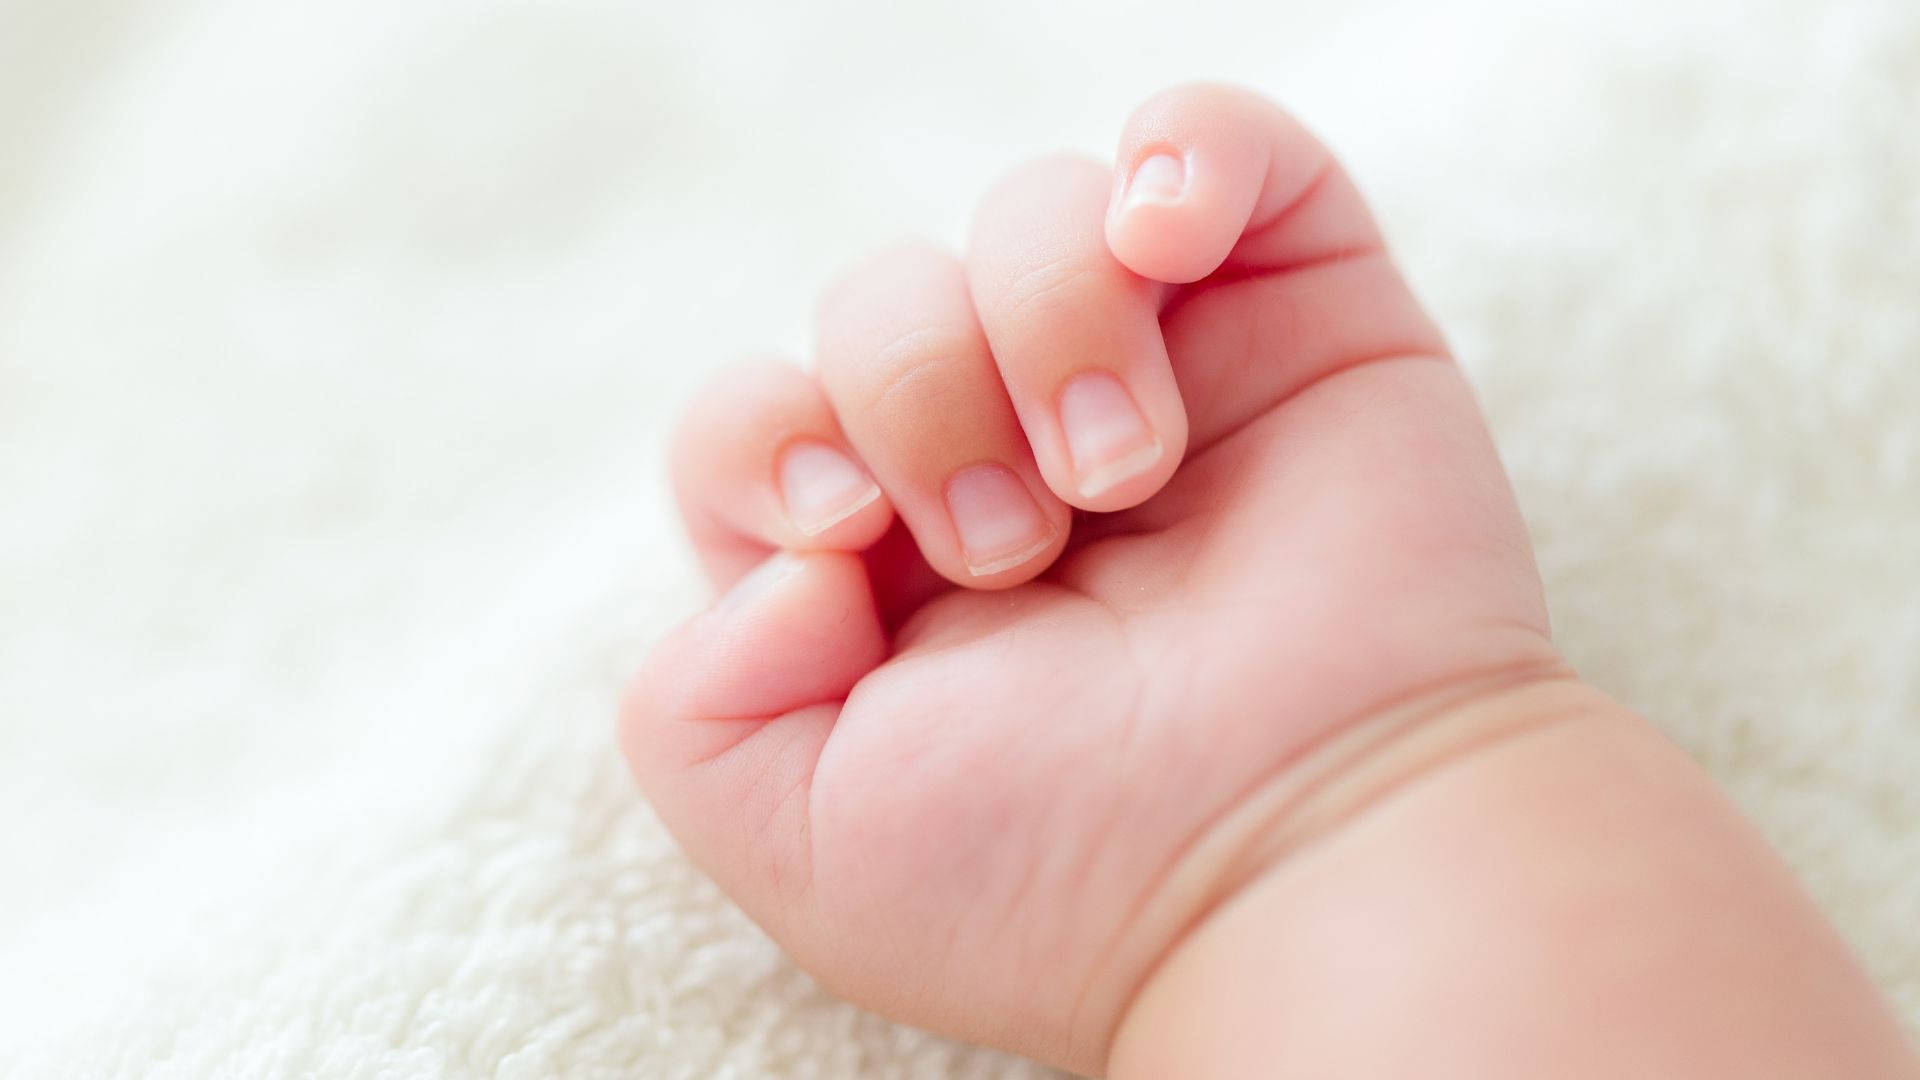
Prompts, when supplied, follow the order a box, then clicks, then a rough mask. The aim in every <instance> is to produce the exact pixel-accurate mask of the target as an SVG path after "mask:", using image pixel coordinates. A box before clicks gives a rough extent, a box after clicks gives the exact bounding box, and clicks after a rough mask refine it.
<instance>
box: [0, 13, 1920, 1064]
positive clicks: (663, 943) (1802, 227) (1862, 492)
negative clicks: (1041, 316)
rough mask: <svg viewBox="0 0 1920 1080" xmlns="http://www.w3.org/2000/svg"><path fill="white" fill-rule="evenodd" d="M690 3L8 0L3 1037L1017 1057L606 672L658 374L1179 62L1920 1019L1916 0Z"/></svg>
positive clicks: (1551, 569) (557, 1056)
mask: <svg viewBox="0 0 1920 1080" xmlns="http://www.w3.org/2000/svg"><path fill="white" fill-rule="evenodd" d="M681 7H682V10H668V9H667V8H665V7H664V6H662V5H651V4H638V5H635V4H631V3H625V2H613V0H608V2H606V3H578V2H563V3H555V2H548V0H518V2H479V3H476V2H473V0H419V2H407V3H394V2H392V0H338V2H334V3H328V4H298V5H296V4H262V3H258V2H255V0H189V2H175V0H167V2H161V0H29V2H28V3H25V4H21V3H15V4H13V5H11V6H9V7H8V8H6V9H5V11H4V12H0V1074H4V1075H7V1076H33V1077H59V1076H102V1077H127V1078H133V1077H143V1078H144V1077H158V1078H166V1077H247V1078H271V1077H302V1076H320V1077H409V1078H411V1077H441V1076H455V1077H458V1076H489V1077H502V1078H508V1077H541V1076H552V1075H565V1076H579V1077H599V1076H635V1077H688V1078H709V1077H815V1076H818V1077H854V1078H877V1077H985V1076H996V1077H999V1076H1006V1077H1018V1076H1037V1075H1042V1071H1041V1070H1038V1069H1035V1068H1033V1067H1031V1066H1028V1065H1026V1064H1023V1063H1019V1062H1015V1061H1012V1060H1011V1059H1008V1058H1005V1057H1003V1056H1001V1055H997V1054H994V1053H991V1052H987V1051H981V1050H975V1049H971V1048H966V1047H962V1046H958V1045H955V1044H952V1043H948V1042H945V1041H942V1040H939V1039H935V1038H932V1037H930V1036H926V1035H923V1034H920V1033H916V1032H913V1031H909V1030H905V1029H901V1028H897V1027H895V1026H893V1025H890V1024H888V1023H886V1022H884V1021H881V1020H879V1019H877V1018H874V1017H871V1016H868V1015H866V1014H864V1013H862V1012H860V1011H858V1010H856V1009H853V1008H851V1007H849V1006H846V1005H843V1004H840V1003H838V1002H835V1001H834V1000H832V999H831V998H830V997H828V996H827V995H825V994H824V993H822V992H821V991H820V990H819V989H817V988H816V987H815V986H814V985H813V984H812V983H811V982H810V981H809V980H808V979H807V978H806V977H805V976H804V975H801V974H799V973H798V972H797V971H796V970H795V969H794V968H793V967H792V966H791V965H790V964H789V963H788V962H787V961H786V960H784V959H783V958H782V957H781V955H780V954H779V952H778V950H776V949H775V948H773V947H772V946H771V945H770V944H769V943H768V942H767V941H766V940H765V939H764V938H763V937H762V936H760V935H759V933H758V932H757V931H756V930H755V929H754V928H753V927H752V926H751V924H749V923H748V922H747V921H746V920H745V919H744V918H742V917H741V916H740V915H739V914H738V913H737V912H735V911H734V910H733V909H732V908H731V907H729V906H728V905H727V904H726V903H725V902H724V901H723V899H722V898H721V897H720V896H719V894H718V893H717V892H716V891H715V890H714V889H713V888H712V887H711V886H710V885H709V884H707V883H706V882H705V881H703V880H702V879H701V878H700V876H699V875H698V874H697V873H695V872H694V871H693V870H692V869H691V868H690V867H689V866H688V864H687V863H686V862H685V861H684V860H683V859H682V858H681V857H680V856H679V855H678V854H677V853H676V852H675V850H674V848H673V847H672V845H671V844H670V843H669V841H668V840H667V839H666V837H665V836H664V834H663V833H662V831H661V829H660V827H659V825H658V824H657V822H656V821H655V820H654V818H653V817H652V815H651V813H650V812H649V811H648V809H647V808H646V806H645V804H644V802H643V801H642V800H641V799H640V798H639V796H638V795H637V794H636V793H635V792H634V790H633V789H632V787H631V785H630V783H629V782H628V780H627V779H626V777H625V774H624V771H623V770H622V768H621V766H620V765H619V763H618V762H617V760H616V756H615V752H614V748H613V743H612V738H611V731H610V715H611V712H612V709H613V704H614V701H615V698H616V695H617V693H618V686H619V682H620V678H621V676H622V674H623V672H625V671H627V670H629V669H630V668H631V666H632V665H633V663H634V662H635V660H636V658H637V657H638V656H639V655H640V654H641V653H642V651H643V650H644V648H645V647H646V644H647V642H648V641H649V640H650V639H651V638H652V637H653V636H654V635H655V634H657V633H658V632H659V630H660V629H661V628H662V627H664V626H666V625H668V624H669V623H670V622H671V621H672V620H675V619H678V618H680V617H682V616H684V615H685V614H687V613H688V612H690V611H691V610H693V608H694V607H695V605H696V604H698V603H699V601H700V595H701V593H700V588H699V586H698V584H697V582H696V580H695V578H694V576H693V573H692V571H691V562H690V560H689V558H688V557H687V555H686V554H685V553H684V551H683V550H682V548H681V546H680V541H679V540H678V538H677V536H676V533H675V531H674V526H673V524H672V522H671V520H670V518H669V517H668V515H667V510H666V506H665V500H664V497H663V491H662V479H661V475H660V474H661V464H660V461H659V449H660V442H661V435H662V429H663V425H664V423H665V418H666V417H667V416H668V415H669V413H670V410H671V409H672V407H673V406H674V403H675V402H676V401H678V400H680V399H681V398H682V397H683V396H684V395H685V393H686V392H687V391H688V390H689V388H690V387H691V386H692V385H694V384H695V383H696V382H697V381H698V380H699V379H700V378H701V377H702V375H703V374H704V373H705V372H706V371H708V370H710V369H711V368H713V367H714V366H715V365H717V364H718V363H720V362H722V361H724V360H726V359H729V358H730V357H731V356H733V355H734V354H735V353H737V352H740V351H742V350H747V349H752V348H756V347H762V346H774V347H779V346H782V345H785V346H787V347H789V348H793V347H796V346H799V345H802V344H803V343H804V340H805V336H804V331H805V319H806V314H807V310H808V306H809V304H810V301H811V294H812V291H813V290H814V289H815V288H816V287H817V286H818V285H819V284H820V283H821V281H822V279H823V278H824V277H825V276H826V275H827V274H828V273H829V272H830V271H831V269H832V268H833V267H834V266H835V265H836V264H839V263H841V262H844V261H845V260H847V259H848V258H850V257H852V256H854V255H855V254H857V253H858V252H859V251H861V250H862V249H864V248H867V247H869V246H871V245H873V244H875V243H877V242H881V241H884V240H887V239H889V238H891V237H893V236H895V235H896V234H898V233H900V232H903V231H910V232H922V233H930V234H932V235H934V236H937V237H948V238H953V237H957V236H958V235H959V233H960V229H961V226H962V223H963V221H964V215H965V212H966V209H967V206H968V203H969V200H970V199H971V198H972V197H973V196H974V195H975V194H977V193H978V192H979V190H980V189H981V188H982V187H983V185H984V184H985V183H986V182H987V181H988V180H989V179H990V178H991V177H992V175H993V174H994V173H996V172H998V171H999V170H1001V169H1003V168H1005V167H1007V166H1008V165H1010V164H1011V163H1012V162H1014V161H1015V160H1017V159H1018V158H1019V157H1021V156H1024V155H1027V154H1030V153H1034V152H1038V151H1041V150H1046V149H1051V148H1053V147H1055V146H1057V145H1067V146H1075V147H1079V148H1082V149H1085V150H1088V151H1091V152H1096V153H1099V152H1104V151H1105V150H1106V148H1107V146H1108V144H1109V142H1110V140H1111V139H1112V138H1113V137H1114V135H1115V134H1116V133H1117V130H1118V126H1119V123H1120V120H1121V118H1122V117H1123V115H1124V113H1125V111H1126V110H1127V109H1128V108H1130V107H1131V105H1132V104H1133V102H1134V101H1135V100H1137V99H1138V98H1139V97H1141V96H1143V95H1144V94H1145V93H1147V92H1148V91H1150V90H1152V89H1155V88H1157V87H1158V86H1160V85H1162V84H1164V83H1166V82H1170V81H1173V80H1175V79H1178V78H1182V77H1188V76H1196V75H1205V76H1211V77H1222V78H1229V79H1234V80H1238V81H1242V82H1246V83H1249V84H1251V85H1254V86H1257V87H1259V88H1261V89H1263V90H1266V91H1269V92H1271V93H1273V94H1275V95H1277V96H1279V97H1280V98H1281V99H1282V100H1284V101H1286V102H1288V103H1290V104H1291V105H1293V106H1294V107H1295V108H1296V109H1297V110H1298V111H1300V112H1301V113H1302V114H1303V115H1305V116H1306V117H1308V118H1309V120H1310V122H1312V123H1313V124H1314V125H1315V126H1316V127H1317V128H1318V129H1319V130H1321V131H1322V133H1323V134H1325V135H1326V137H1327V138H1328V139H1329V140H1330V141H1331V142H1333V143H1334V144H1335V145H1336V147H1337V148H1339V149H1340V150H1341V151H1342V152H1343V153H1344V154H1345V156H1346V157H1347V159H1348V161H1349V163H1350V165H1351V166H1352V168H1353V169H1354V171H1355V172H1356V173H1357V175H1358V176H1359V179H1360V182H1361V184H1362V186H1363V187H1364V188H1366V189H1367V190H1368V192H1369V193H1370V194H1371V195H1372V196H1374V198H1375V199H1376V200H1377V202H1378V205H1379V208H1380V212H1381V216H1382V218H1383V220H1384V223H1385V224H1386V226H1387V228H1388V231H1389V233H1390V235H1391V236H1392V237H1393V238H1394V240H1395V242H1396V244H1397V247H1398V250H1399V252H1400V256H1401V259H1402V262H1403V263H1404V265H1405V267H1406V269H1407V271H1408V273H1409V274H1410V275H1411V276H1412V277H1413V278H1414V280H1415V284H1416V285H1417V286H1418V287H1419V288H1420V290H1421V291H1422V293H1423V295H1424V296H1425V297H1426V298H1427V299H1428V300H1429V301H1430V303H1431V304H1432V306H1433V308H1434V309H1435V312H1436V314H1437V315H1438V316H1439V318H1440V320H1441V322H1442V324H1443V325H1444V326H1445V327H1447V329H1448V331H1449V332H1450V334H1451V335H1452V338H1453V340H1454V342H1455V344H1456V346H1457V347H1458V350H1459V352H1460V354H1461V357H1462V361H1463V362H1464V363H1465V364H1466V365H1467V366H1468V367H1469V369H1470V370H1471V372H1472V373H1473V375H1474V377H1475V379H1476V382H1477V385H1478V386H1479V388H1480V391H1481V393H1482V396H1483V398H1484V400H1485V402H1486V404H1487V407H1488V409H1489V411H1490V413H1491V416H1492V418H1493V421H1494V426H1495V429H1496V432H1497V436H1498V439H1499V443H1500V446H1501V449H1502V452H1503V453H1504V455H1505V456H1506V458H1507V460H1508V462H1509V463H1510V466H1511V468H1512V471H1513V474H1514V477H1515V480H1516V483H1517V485H1518V488H1519V491H1520V496H1521V501H1522V503H1523V505H1524V508H1525V510H1526V512H1527V514H1528V518H1529V521H1530V522H1531V525H1532V527H1533V529H1534V531H1535V534H1536V537H1537V539H1538V543H1539V554H1540V560H1541V564H1542V568H1543V570H1544V573H1545V575H1546V578H1547V581H1548V585H1549V591H1550V593H1551V597H1552V602H1553V610H1554V615H1555V618H1556V624H1557V628H1558V634H1559V637H1560V640H1561V641H1562V643H1563V645H1564V647H1565V649H1566V651H1567V652H1568V653H1569V654H1570V656H1571V657H1572V659H1573V660H1574V661H1575V663H1576V664H1578V665H1579V666H1580V667H1581V668H1582V669H1583V670H1584V671H1585V672H1586V673H1587V674H1588V675H1589V677H1591V678H1592V679H1593V680H1595V681H1596V682H1598V683H1599V684H1600V685H1601V686H1603V687H1605V688H1607V689H1609V690H1611V691H1613V692H1615V693H1616V694H1618V695H1620V696H1621V697H1623V698H1624V699H1626V700H1627V701H1629V702H1631V703H1632V704H1634V705H1636V706H1638V707H1640V708H1641V709H1643V710H1645V711H1646V712H1647V713H1648V715H1650V716H1651V717H1652V718H1653V719H1654V720H1655V721H1656V722H1658V723H1659V724H1660V725H1661V726H1662V727H1663V728H1664V729H1665V730H1667V731H1669V732H1671V733H1672V734H1673V736H1674V737H1675V738H1676V739H1677V740H1678V741H1679V742H1680V743H1681V744H1682V745H1684V746H1685V747H1686V748H1687V749H1688V750H1689V751H1690V752H1692V753H1693V754H1695V755H1696V756H1697V757H1698V758H1699V759H1700V760H1702V761H1703V762H1704V763H1705V764H1706V765H1707V766H1708V767H1709V768H1711V769H1712V771H1713V772H1714V773H1715V775H1716V776H1717V777H1718V778H1719V779H1720V780H1721V781H1722V782H1723V783H1724V784H1725V786H1726V787H1727V789H1728V790H1729V791H1730V792H1731V793H1732V795H1733V796H1734V798H1736V799H1737V800H1738V801H1739V803H1740V804H1741V805H1742V806H1744V807H1745V808H1746V809H1747V810H1748V811H1750V812H1751V813H1752V814H1753V815H1754V816H1755V817H1757V818H1758V819H1759V821H1760V822H1761V824H1762V825H1763V826H1764V828H1765V829H1766V831H1767V833H1768V834H1769V835H1770V836H1771V837H1772V839H1773V840H1774V841H1775V843H1776V844H1777V845H1778V846H1779V847H1780V849H1781V850H1782V851H1783V852H1784V853H1785V854H1786V856H1787V857H1788V859H1790V860H1791V862H1792V863H1793V865H1794V866H1795V867H1796V868H1797V869H1798V870H1799V871H1800V873H1801V874H1802V875H1803V876H1804V878H1805V880H1806V882H1807V884H1808V886H1809V888H1810V889H1811V890H1812V892H1813V893H1814V895H1815V896H1817V897H1818V899H1819V901H1820V902H1821V903H1822V905H1824V907H1825V908H1826V910H1827V911H1829V912H1830V913H1831V914H1832V916H1833V918H1834V919H1835V920H1836V921H1837V922H1838V924H1839V925H1840V927H1841V929H1842V930H1843V931H1844V932H1845V933H1846V935H1847V936H1848V938H1849V939H1850V940H1851V941H1852V942H1853V943H1854V944H1855V945H1856V946H1857V947H1858V949H1859V951H1860V953H1861V954H1862V956H1863V957H1864V960H1865V962H1866V964H1867V966H1868V967H1869V968H1870V969H1871V970H1872V972H1873V974H1874V975H1875V977H1876V978H1877V979H1878V980H1879V981H1880V983H1881V984H1882V985H1884V986H1885V987H1886V988H1887V990H1888V991H1889V993H1890V994H1891V995H1892V996H1893V997H1894V999H1895V1000H1896V1002H1897V1004H1898V1006H1899V1008H1900V1010H1901V1012H1902V1015H1903V1016H1904V1017H1906V1018H1907V1020H1908V1021H1909V1023H1910V1024H1917V1023H1920V935H1916V934H1915V933H1914V932H1913V930H1914V926H1915V925H1916V920H1915V915H1916V913H1920V784H1916V783H1914V782H1913V779H1914V777H1915V776H1920V554H1916V553H1920V421H1917V420H1916V416H1917V415H1920V303H1916V297H1920V254H1916V252H1920V241H1916V237H1920V145H1917V143H1916V136H1915V134H1914V118H1915V116H1916V115H1920V6H1916V5H1915V4H1913V3H1912V2H1911V0H1884V2H1878V3H1876V2H1871V0H1862V2H1858V3H1846V2H1837V3H1831V2H1814V0H1808V2H1806V3H1801V4H1793V5H1784V6H1783V5H1779V4H1767V3H1755V2H1751V0H1744V2H1740V3H1724V4H1718V3H1695V4H1675V3H1671V2H1669V0H1609V2H1608V3H1605V4H1593V5H1591V6H1590V7H1580V6H1565V5H1551V4H1549V5H1541V4H1538V3H1524V4H1522V3H1514V4H1509V5H1492V4H1474V3H1452V4H1449V3H1440V4H1422V5H1406V6H1404V7H1403V6H1400V5H1393V4H1381V3H1368V4H1356V5H1349V4H1328V3H1317V4H1303V3H1287V2H1282V3H1275V4H1259V5H1248V4H1241V3H1228V2H1220V3H1208V2H1190V3H1180V4H1173V5H1139V4H1128V3H1112V2H1106V3H1099V4H1094V3H1076V4H1040V5H1029V4H1026V3H1004V4H980V5H972V6H969V7H967V8H965V9H954V10H948V11H944V12H942V11H937V10H934V9H933V8H932V7H931V6H928V5H913V4H899V5H874V6H873V8H874V10H870V11H861V10H859V8H858V7H857V6H856V5H852V4H842V3H829V4H785V3H778V2H773V0H768V2H766V3H763V4H761V5H759V7H758V9H757V10H754V11H748V12H744V13H743V12H742V11H741V10H740V7H739V6H738V5H706V6H701V5H694V4H685V5H681ZM708 8H711V9H712V11H711V13H709V12H708V11H707V9H708ZM937 840H938V838H937V837H930V838H929V842H937Z"/></svg>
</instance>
